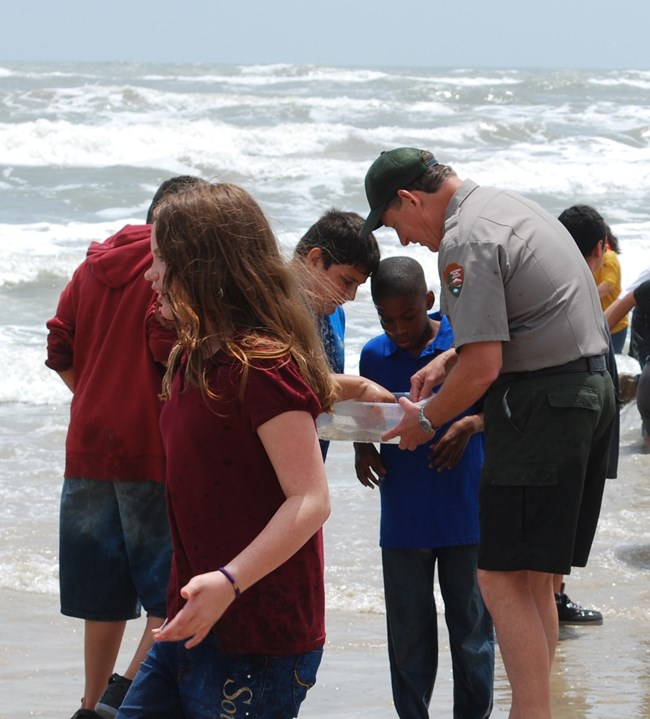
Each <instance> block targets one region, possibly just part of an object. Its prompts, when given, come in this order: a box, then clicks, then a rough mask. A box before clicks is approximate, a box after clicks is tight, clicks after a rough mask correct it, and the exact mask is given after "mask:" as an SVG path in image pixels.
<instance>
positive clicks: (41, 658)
mask: <svg viewBox="0 0 650 719" xmlns="http://www.w3.org/2000/svg"><path fill="white" fill-rule="evenodd" d="M645 583H647V577H646V580H645ZM579 586H580V593H581V594H582V593H583V592H584V594H585V596H587V595H589V594H591V587H590V582H589V581H583V580H582V579H581V581H580V582H579ZM645 594H646V596H647V595H649V594H650V590H648V589H646V590H645ZM638 619H639V618H638V617H635V616H634V615H629V614H628V615H625V616H620V615H618V616H617V615H614V616H612V615H610V614H608V613H607V612H606V613H605V622H604V624H603V625H602V626H595V627H561V629H560V643H559V646H558V652H557V656H556V660H555V664H554V667H553V676H552V691H553V711H554V715H553V716H554V717H555V719H605V718H607V719H612V718H613V719H631V718H632V717H642V716H648V713H649V710H650V682H648V681H647V677H648V671H647V654H648V651H650V649H649V645H650V640H648V638H647V632H644V631H642V630H640V627H639V621H638ZM142 622H143V620H142V619H140V620H135V621H132V622H129V623H128V625H127V631H126V635H125V640H124V642H123V647H122V651H121V652H120V656H119V658H118V663H117V666H116V669H117V671H118V672H119V671H120V670H123V668H124V667H125V666H126V663H127V662H128V659H129V658H130V653H132V652H133V650H134V648H135V643H136V641H137V639H138V638H139V633H140V632H141V631H142V626H143V624H142ZM0 627H1V631H2V635H3V637H5V641H4V642H3V646H2V650H1V652H0V681H1V682H2V686H3V689H4V691H3V708H2V710H0V718H1V719H24V717H28V716H29V717H49V718H50V719H53V718H54V717H64V718H67V717H69V716H72V714H73V713H74V711H75V710H76V708H77V707H78V701H79V697H80V695H81V693H82V689H83V671H82V643H83V627H82V622H81V621H80V620H76V619H70V618H67V617H63V616H61V615H60V614H59V613H58V600H57V598H56V597H54V596H52V595H39V594H30V593H25V592H17V591H13V590H0ZM439 631H440V666H439V670H438V678H437V681H436V686H435V689H434V693H433V698H432V701H431V706H430V716H431V717H435V716H451V714H452V690H453V686H452V678H451V662H450V656H449V646H448V641H447V636H446V628H445V625H444V618H443V617H442V616H441V615H439ZM644 677H645V679H644ZM509 701H510V694H509V686H508V683H507V680H506V677H505V674H504V671H503V664H502V662H501V659H500V657H499V654H498V651H497V659H496V672H495V708H494V711H493V712H492V717H493V719H507V715H508V710H509ZM300 716H301V719H320V718H323V717H337V719H370V718H371V717H372V718H373V719H394V717H395V716H396V714H395V711H394V709H393V705H392V700H391V691H390V675H389V671H388V657H387V651H386V639H385V617H384V616H383V615H381V614H369V613H359V612H356V613H355V612H346V611H340V610H334V611H329V612H328V640H327V645H326V648H325V653H324V656H323V662H322V664H321V667H320V670H319V674H318V681H317V683H316V686H315V687H314V688H313V689H312V690H311V691H310V692H309V695H308V697H307V699H306V701H305V703H304V704H303V706H302V709H301V712H300Z"/></svg>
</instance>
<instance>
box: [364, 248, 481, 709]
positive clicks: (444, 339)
mask: <svg viewBox="0 0 650 719" xmlns="http://www.w3.org/2000/svg"><path fill="white" fill-rule="evenodd" d="M371 293H372V299H373V302H374V303H375V306H376V308H377V312H378V313H379V319H380V321H381V325H382V327H383V329H384V334H382V335H380V336H379V337H375V338H374V339H372V340H370V341H369V342H368V343H367V344H366V345H365V347H364V348H363V350H362V352H361V359H360V363H359V370H360V374H361V375H362V376H364V377H367V378H369V379H371V380H374V381H375V382H378V383H379V384H381V385H383V386H384V387H386V388H387V389H389V390H391V391H393V392H408V391H409V390H410V384H411V377H412V375H413V374H415V372H417V371H418V370H419V369H420V368H421V367H423V366H424V365H425V364H427V363H429V362H430V361H431V360H432V359H433V358H434V357H435V356H436V355H439V354H441V353H443V352H444V351H446V350H448V349H450V348H451V347H452V346H453V334H452V330H451V326H450V325H449V322H448V321H447V319H446V318H445V317H442V316H441V315H440V314H439V313H433V314H429V310H430V309H431V308H432V307H433V300H434V297H433V292H430V291H428V290H427V285H426V281H425V278H424V272H423V271H422V267H421V266H420V264H419V263H418V262H416V261H415V260H413V259H411V258H410V257H391V258H388V259H385V260H382V261H381V262H380V263H379V268H378V269H377V271H376V272H375V273H374V274H373V276H372V279H371ZM482 428H483V420H482V416H481V415H480V414H476V413H473V411H472V410H470V411H468V412H467V413H465V414H464V415H462V416H460V417H458V418H456V419H455V420H454V421H453V422H451V423H449V424H448V425H444V426H443V427H441V428H440V429H439V430H438V432H437V433H436V435H434V437H433V440H432V442H431V443H430V444H429V445H422V446H420V447H418V448H417V449H416V450H415V451H404V450H400V449H399V447H398V446H397V445H388V444H383V445H381V449H380V451H379V452H378V451H377V449H376V448H375V446H374V445H372V444H360V443H356V444H355V467H356V473H357V477H358V479H359V481H360V482H361V483H362V484H363V485H365V486H367V487H370V488H372V487H374V486H375V485H377V486H379V489H380V494H381V522H380V545H381V548H382V567H383V574H384V595H385V602H386V619H387V631H388V654H389V661H390V671H391V683H392V690H393V700H394V702H395V709H396V711H397V714H398V715H399V716H400V717H401V719H420V718H422V719H426V717H428V706H429V702H430V700H431V694H432V692H433V686H434V682H435V678H436V672H437V668H438V630H437V615H436V605H435V599H434V593H433V580H434V571H435V566H436V563H437V564H438V582H439V585H440V591H441V593H442V597H443V600H444V604H445V621H446V624H447V628H448V631H449V642H450V647H451V655H452V666H453V677H454V717H456V719H483V718H484V717H488V716H489V715H490V712H491V709H492V691H493V679H494V632H493V627H492V620H491V618H490V615H489V613H488V611H487V609H486V608H485V605H484V603H483V600H482V598H481V594H480V591H479V587H478V582H477V579H476V564H477V557H478V541H479V525H478V483H479V476H480V472H481V466H482V463H483V442H482V438H481V435H480V432H481V431H482Z"/></svg>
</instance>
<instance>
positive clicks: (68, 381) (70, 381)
mask: <svg viewBox="0 0 650 719" xmlns="http://www.w3.org/2000/svg"><path fill="white" fill-rule="evenodd" d="M57 374H58V375H59V377H60V378H61V379H62V380H63V382H64V383H65V386H66V387H67V388H68V389H69V390H70V392H72V394H74V370H73V369H72V367H71V368H70V369H63V370H58V372H57Z"/></svg>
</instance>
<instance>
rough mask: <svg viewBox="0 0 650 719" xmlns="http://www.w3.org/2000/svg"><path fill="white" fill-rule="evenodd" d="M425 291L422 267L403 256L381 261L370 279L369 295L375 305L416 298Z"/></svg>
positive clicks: (425, 282)
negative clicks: (388, 301) (393, 299)
mask: <svg viewBox="0 0 650 719" xmlns="http://www.w3.org/2000/svg"><path fill="white" fill-rule="evenodd" d="M427 291H428V288H427V281H426V279H425V277H424V270H423V269H422V265H421V264H420V263H419V262H418V261H417V260H414V259H413V258H412V257H406V256H405V255H399V256H397V257H387V258H386V259H385V260H382V261H381V262H380V263H379V266H378V267H377V270H376V272H375V273H374V274H373V275H372V278H371V279H370V294H371V295H372V301H373V302H374V303H375V304H376V305H379V304H381V302H382V301H383V300H387V299H392V298H394V297H412V296H417V295H419V294H426V292H427Z"/></svg>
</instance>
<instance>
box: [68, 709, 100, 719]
mask: <svg viewBox="0 0 650 719" xmlns="http://www.w3.org/2000/svg"><path fill="white" fill-rule="evenodd" d="M72 719H101V715H100V714H98V713H97V712H94V711H93V710H92V709H78V710H77V711H76V712H75V713H74V714H73V715H72Z"/></svg>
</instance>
